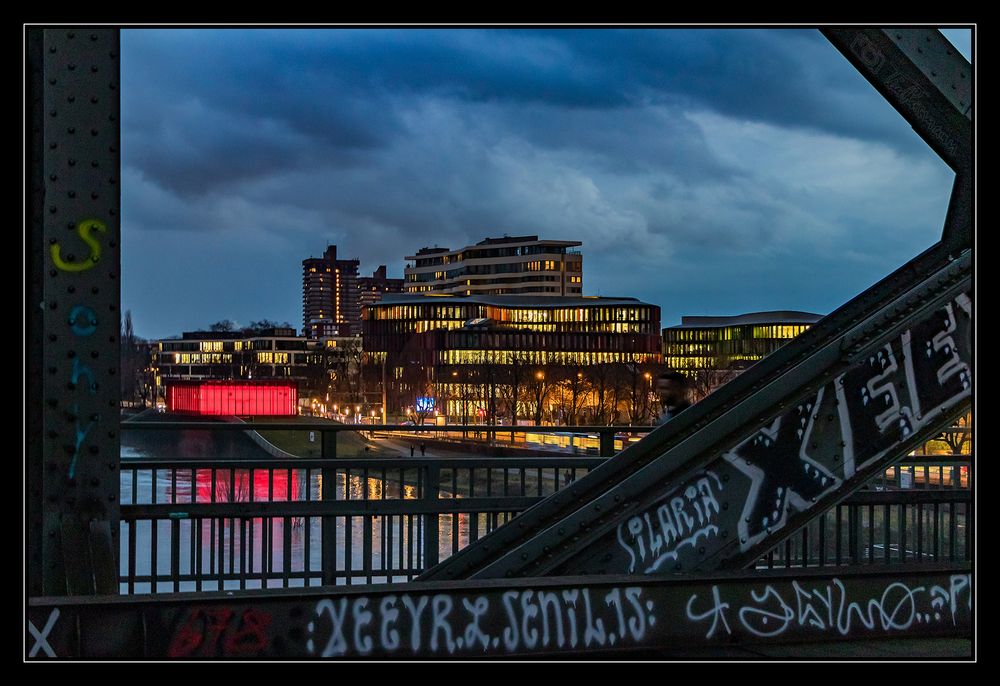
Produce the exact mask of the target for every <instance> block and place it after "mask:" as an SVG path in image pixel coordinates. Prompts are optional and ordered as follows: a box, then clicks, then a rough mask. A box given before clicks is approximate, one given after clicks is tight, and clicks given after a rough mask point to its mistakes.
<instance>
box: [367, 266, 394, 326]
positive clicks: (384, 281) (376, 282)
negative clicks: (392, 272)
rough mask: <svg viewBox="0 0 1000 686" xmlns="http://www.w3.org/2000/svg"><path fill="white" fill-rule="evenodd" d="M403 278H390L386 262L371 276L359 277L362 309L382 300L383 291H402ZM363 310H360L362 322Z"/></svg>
mask: <svg viewBox="0 0 1000 686" xmlns="http://www.w3.org/2000/svg"><path fill="white" fill-rule="evenodd" d="M403 283H404V281H403V279H390V278H389V277H387V276H386V269H385V265H384V264H380V265H379V267H378V269H376V270H375V271H374V272H373V273H372V275H371V276H359V277H358V306H359V307H360V308H361V310H364V308H365V307H366V306H368V305H372V304H374V303H377V302H379V301H380V300H382V294H383V293H402V292H403ZM360 317H361V311H359V312H358V318H359V322H360Z"/></svg>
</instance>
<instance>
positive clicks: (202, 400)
mask: <svg viewBox="0 0 1000 686" xmlns="http://www.w3.org/2000/svg"><path fill="white" fill-rule="evenodd" d="M167 408H168V410H169V411H170V412H190V413H193V414H201V415H236V416H245V415H255V416H294V415H296V414H298V387H297V386H296V384H295V383H290V382H287V381H284V382H283V381H238V380H229V381H207V380H204V381H173V380H171V381H168V382H167Z"/></svg>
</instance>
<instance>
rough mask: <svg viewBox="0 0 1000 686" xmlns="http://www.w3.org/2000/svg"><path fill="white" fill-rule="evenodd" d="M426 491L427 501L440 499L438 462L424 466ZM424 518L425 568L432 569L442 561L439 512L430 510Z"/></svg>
mask: <svg viewBox="0 0 1000 686" xmlns="http://www.w3.org/2000/svg"><path fill="white" fill-rule="evenodd" d="M424 469H425V470H426V471H425V477H426V478H425V479H424V492H423V494H422V496H423V500H424V502H426V503H433V502H435V501H437V499H438V485H439V484H440V482H441V468H440V467H438V466H437V464H434V465H431V466H429V467H425V468H424ZM423 518H424V569H425V570H426V569H430V568H431V567H433V566H434V565H436V564H437V563H438V562H439V561H440V550H439V543H438V521H439V517H438V513H437V511H433V512H428V513H427V514H425V515H423Z"/></svg>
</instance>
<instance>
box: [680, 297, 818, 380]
mask: <svg viewBox="0 0 1000 686" xmlns="http://www.w3.org/2000/svg"><path fill="white" fill-rule="evenodd" d="M822 318H823V315H820V314H813V313H811V312H793V311H775V312H751V313H748V314H741V315H737V316H735V317H687V316H685V317H681V323H680V324H679V325H678V326H671V327H667V328H665V329H663V361H664V362H665V363H666V364H667V366H669V367H672V368H674V369H677V370H678V371H681V372H688V373H694V372H696V371H698V370H731V369H741V368H746V367H747V366H749V365H751V364H753V363H754V362H756V361H757V360H759V359H761V358H763V357H764V356H766V355H770V354H771V353H773V352H774V351H775V350H777V349H778V348H780V347H781V346H783V345H784V344H785V343H787V342H788V341H789V340H791V339H792V338H794V337H796V336H798V335H799V334H800V333H802V332H803V331H805V330H806V329H808V328H809V327H810V326H812V325H813V324H815V323H816V322H818V321H819V320H820V319H822Z"/></svg>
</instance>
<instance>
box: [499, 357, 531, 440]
mask: <svg viewBox="0 0 1000 686" xmlns="http://www.w3.org/2000/svg"><path fill="white" fill-rule="evenodd" d="M503 372H504V377H503V382H504V383H503V384H502V385H501V386H500V394H501V396H502V397H503V401H504V404H505V405H506V407H507V413H508V414H509V415H510V423H511V426H517V417H518V414H519V412H518V409H519V407H518V406H519V404H520V403H521V396H522V395H523V394H524V387H525V383H526V382H527V380H528V376H529V374H530V373H531V370H530V368H529V366H528V356H527V354H526V353H523V352H515V353H514V354H513V355H511V360H510V363H509V364H507V365H504V367H503Z"/></svg>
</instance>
